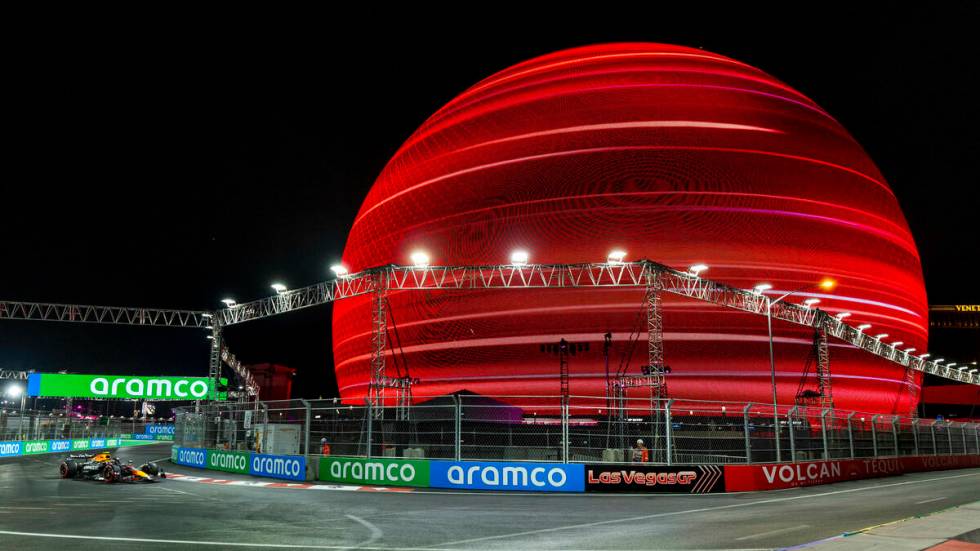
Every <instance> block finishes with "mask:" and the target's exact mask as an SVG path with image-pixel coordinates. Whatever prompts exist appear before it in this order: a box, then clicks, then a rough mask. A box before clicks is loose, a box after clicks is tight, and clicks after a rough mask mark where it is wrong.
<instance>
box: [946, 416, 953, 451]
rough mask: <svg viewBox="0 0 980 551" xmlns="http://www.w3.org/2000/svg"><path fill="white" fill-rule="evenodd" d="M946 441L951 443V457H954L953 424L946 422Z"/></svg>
mask: <svg viewBox="0 0 980 551" xmlns="http://www.w3.org/2000/svg"><path fill="white" fill-rule="evenodd" d="M946 441H947V442H949V448H948V449H949V455H953V422H952V421H946Z"/></svg>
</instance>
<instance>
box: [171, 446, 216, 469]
mask: <svg viewBox="0 0 980 551" xmlns="http://www.w3.org/2000/svg"><path fill="white" fill-rule="evenodd" d="M172 450H173V448H171V452H170V460H171V461H173V462H174V463H176V464H178V465H185V466H187V467H198V468H200V469H206V468H207V466H208V464H207V455H208V453H207V450H205V449H204V448H177V456H176V457H174V452H173V451H172Z"/></svg>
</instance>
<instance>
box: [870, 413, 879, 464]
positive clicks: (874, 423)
mask: <svg viewBox="0 0 980 551" xmlns="http://www.w3.org/2000/svg"><path fill="white" fill-rule="evenodd" d="M879 417H881V415H873V416H871V445H872V449H873V450H874V451H873V456H874V457H878V428H877V425H878V418H879Z"/></svg>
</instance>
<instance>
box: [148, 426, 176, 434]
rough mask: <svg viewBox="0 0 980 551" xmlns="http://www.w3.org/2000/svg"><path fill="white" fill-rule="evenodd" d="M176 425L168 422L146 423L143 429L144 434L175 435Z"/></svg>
mask: <svg viewBox="0 0 980 551" xmlns="http://www.w3.org/2000/svg"><path fill="white" fill-rule="evenodd" d="M174 429H175V427H174V425H168V424H151V425H146V428H145V429H144V430H143V434H152V435H161V436H166V435H169V436H173V435H174Z"/></svg>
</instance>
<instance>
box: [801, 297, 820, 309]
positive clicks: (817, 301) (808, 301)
mask: <svg viewBox="0 0 980 551" xmlns="http://www.w3.org/2000/svg"><path fill="white" fill-rule="evenodd" d="M803 304H804V305H805V306H806V307H807V308H809V307H811V306H813V305H814V304H820V299H819V298H808V299H806V300H804V301H803Z"/></svg>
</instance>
